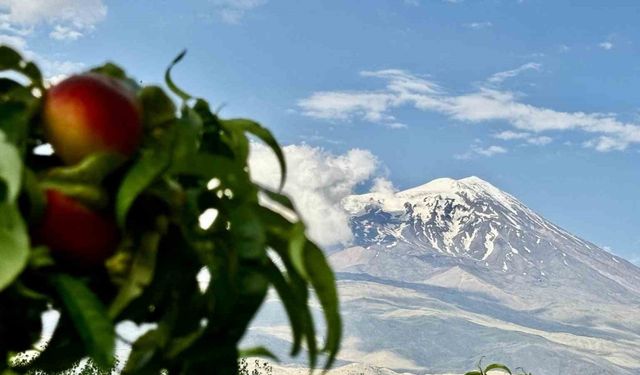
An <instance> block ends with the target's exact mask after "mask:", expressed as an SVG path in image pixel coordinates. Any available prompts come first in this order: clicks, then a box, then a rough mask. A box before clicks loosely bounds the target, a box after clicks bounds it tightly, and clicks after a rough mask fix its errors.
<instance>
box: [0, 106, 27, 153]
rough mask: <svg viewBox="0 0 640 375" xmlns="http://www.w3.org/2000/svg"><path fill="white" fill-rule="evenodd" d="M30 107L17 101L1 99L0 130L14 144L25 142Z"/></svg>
mask: <svg viewBox="0 0 640 375" xmlns="http://www.w3.org/2000/svg"><path fill="white" fill-rule="evenodd" d="M29 116H30V113H29V107H28V106H27V105H26V104H25V103H20V102H16V101H5V100H2V101H0V130H2V131H3V132H4V134H5V135H6V140H7V141H8V142H10V143H13V144H14V145H16V146H18V145H22V144H24V143H25V137H26V136H27V132H28V127H29Z"/></svg>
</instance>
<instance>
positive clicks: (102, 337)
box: [52, 274, 115, 369]
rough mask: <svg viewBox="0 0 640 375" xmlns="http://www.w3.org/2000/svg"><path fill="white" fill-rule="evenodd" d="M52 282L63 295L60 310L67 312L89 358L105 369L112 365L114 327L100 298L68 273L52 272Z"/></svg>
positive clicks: (61, 295) (113, 358)
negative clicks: (53, 273)
mask: <svg viewBox="0 0 640 375" xmlns="http://www.w3.org/2000/svg"><path fill="white" fill-rule="evenodd" d="M52 283H53V286H54V287H55V289H56V291H57V292H58V294H59V295H60V298H61V299H62V303H63V305H64V308H63V311H62V313H63V314H65V313H66V314H69V317H70V318H71V321H72V322H73V325H74V327H75V329H76V331H77V332H78V334H79V335H80V337H81V338H82V341H83V342H84V345H85V348H86V349H87V352H88V354H89V356H90V357H91V359H93V361H94V362H95V363H96V364H97V365H98V366H100V367H102V368H105V369H107V368H110V367H111V366H113V364H114V361H115V357H114V348H115V329H114V327H113V323H112V322H111V320H110V319H109V317H108V315H107V311H106V309H105V307H104V306H103V305H102V303H101V302H100V300H99V299H98V298H97V297H96V296H95V295H94V294H93V292H92V291H91V290H90V289H89V288H88V287H87V286H86V285H85V284H84V283H83V282H82V281H80V280H78V279H75V278H73V277H71V276H69V275H65V274H59V275H56V276H53V277H52Z"/></svg>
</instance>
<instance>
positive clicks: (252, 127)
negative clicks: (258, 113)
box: [222, 119, 287, 190]
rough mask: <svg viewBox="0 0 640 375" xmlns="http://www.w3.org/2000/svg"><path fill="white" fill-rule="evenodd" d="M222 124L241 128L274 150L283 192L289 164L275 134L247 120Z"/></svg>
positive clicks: (227, 121)
mask: <svg viewBox="0 0 640 375" xmlns="http://www.w3.org/2000/svg"><path fill="white" fill-rule="evenodd" d="M222 124H223V126H225V127H229V128H241V129H242V130H244V131H245V132H247V133H250V134H253V135H254V136H256V137H258V138H259V139H260V140H261V141H263V142H264V143H266V144H267V145H268V146H269V147H270V148H271V150H273V152H274V153H275V154H276V157H277V158H278V163H279V164H280V190H282V188H283V187H284V183H285V181H286V180H287V163H286V160H285V157H284V153H283V152H282V148H281V147H280V145H279V144H278V142H277V141H276V139H275V138H274V137H273V134H271V132H270V131H269V130H268V129H267V128H265V127H263V126H262V125H260V124H258V123H257V122H255V121H252V120H247V119H232V120H224V121H222Z"/></svg>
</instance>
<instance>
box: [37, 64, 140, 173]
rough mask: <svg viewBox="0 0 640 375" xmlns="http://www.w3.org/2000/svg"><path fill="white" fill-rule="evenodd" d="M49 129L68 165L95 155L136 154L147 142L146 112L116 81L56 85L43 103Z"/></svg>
mask: <svg viewBox="0 0 640 375" xmlns="http://www.w3.org/2000/svg"><path fill="white" fill-rule="evenodd" d="M44 125H45V132H46V135H47V138H48V140H49V142H50V143H51V145H52V146H53V149H54V151H55V152H56V154H57V155H58V156H60V158H61V159H62V160H63V161H64V162H65V163H66V164H76V163H78V162H79V161H81V160H82V159H84V158H85V157H86V156H88V155H90V154H92V153H94V152H114V153H118V154H121V155H123V156H125V157H129V156H131V155H132V154H133V153H134V152H135V151H136V149H137V148H138V146H139V144H140V141H141V138H142V111H141V107H140V104H139V103H138V100H137V98H136V95H135V93H134V92H133V91H132V90H130V89H129V88H128V87H127V86H126V85H125V84H124V83H123V82H121V81H119V80H118V79H116V78H112V77H108V76H105V75H101V74H97V73H86V74H82V75H76V76H72V77H70V78H67V79H65V80H64V81H62V82H60V83H58V84H57V85H55V86H54V87H52V88H51V89H50V90H49V91H48V93H47V95H46V98H45V102H44Z"/></svg>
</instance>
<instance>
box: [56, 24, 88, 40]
mask: <svg viewBox="0 0 640 375" xmlns="http://www.w3.org/2000/svg"><path fill="white" fill-rule="evenodd" d="M49 36H50V37H52V38H53V39H56V40H77V39H79V38H80V37H81V36H82V33H81V32H79V31H78V30H74V29H72V28H70V27H67V26H62V25H56V26H55V28H54V29H53V30H52V31H51V32H50V33H49Z"/></svg>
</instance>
